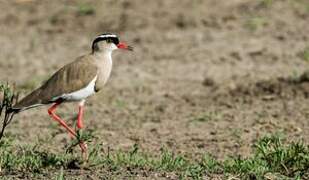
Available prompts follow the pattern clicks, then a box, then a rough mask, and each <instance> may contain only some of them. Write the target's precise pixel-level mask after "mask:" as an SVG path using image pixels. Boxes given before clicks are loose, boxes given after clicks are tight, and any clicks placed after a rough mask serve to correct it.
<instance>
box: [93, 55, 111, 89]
mask: <svg viewBox="0 0 309 180" xmlns="http://www.w3.org/2000/svg"><path fill="white" fill-rule="evenodd" d="M112 52H113V50H104V51H101V52H97V53H96V54H95V56H96V64H97V66H98V68H99V69H98V73H99V74H98V75H99V79H100V81H102V83H103V84H105V83H106V82H107V80H108V78H109V76H110V74H111V71H112V67H113V60H112Z"/></svg>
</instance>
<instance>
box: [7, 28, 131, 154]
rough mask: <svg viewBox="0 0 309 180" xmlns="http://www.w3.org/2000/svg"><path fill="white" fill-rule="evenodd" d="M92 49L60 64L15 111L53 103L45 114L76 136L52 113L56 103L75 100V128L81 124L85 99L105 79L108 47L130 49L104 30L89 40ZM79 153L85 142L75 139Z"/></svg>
mask: <svg viewBox="0 0 309 180" xmlns="http://www.w3.org/2000/svg"><path fill="white" fill-rule="evenodd" d="M91 48H92V51H91V53H89V54H86V55H83V56H80V57H78V58H77V59H76V60H75V61H73V62H71V63H69V64H67V65H65V66H63V67H62V68H61V69H60V70H58V71H57V72H56V73H55V74H53V75H52V76H51V77H50V78H49V79H48V80H47V81H46V82H45V83H44V84H43V85H42V86H41V87H39V88H38V89H36V90H34V91H33V92H31V93H30V94H29V95H27V96H26V97H24V98H23V99H21V100H20V101H19V102H18V103H16V105H14V106H13V108H12V111H13V112H15V113H18V112H21V111H24V110H27V109H30V108H34V107H38V106H41V105H46V104H53V105H52V106H51V107H50V108H49V109H48V114H49V115H50V116H51V117H52V118H53V119H54V120H55V121H57V122H59V124H60V125H61V126H63V127H64V128H65V129H66V130H67V131H68V132H69V134H70V135H71V136H72V137H75V138H77V132H76V131H75V130H74V129H73V128H71V127H69V126H68V125H67V124H66V123H65V121H63V120H62V119H61V118H60V117H59V116H58V115H56V114H55V110H56V108H57V107H58V106H59V104H61V103H64V102H72V101H77V102H79V111H78V116H77V124H76V126H77V129H78V130H79V129H81V128H83V108H84V104H85V99H86V98H87V97H89V96H91V95H93V94H95V93H96V92H98V91H99V90H100V89H101V88H102V87H103V86H104V85H105V83H106V82H107V80H108V78H109V76H110V74H111V70H112V51H113V50H115V49H125V50H133V49H132V47H130V46H128V45H127V44H125V43H123V42H119V38H118V36H117V35H115V34H111V33H104V34H101V35H99V36H97V37H96V38H95V39H94V41H93V42H92V47H91ZM79 146H80V148H81V151H82V154H83V156H85V155H86V156H87V145H86V143H85V142H79Z"/></svg>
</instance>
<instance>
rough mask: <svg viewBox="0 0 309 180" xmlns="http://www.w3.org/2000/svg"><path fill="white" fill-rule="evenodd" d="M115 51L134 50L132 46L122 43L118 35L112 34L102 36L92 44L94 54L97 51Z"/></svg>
mask: <svg viewBox="0 0 309 180" xmlns="http://www.w3.org/2000/svg"><path fill="white" fill-rule="evenodd" d="M115 49H125V50H129V51H132V50H133V48H132V47H131V46H128V45H127V44H126V43H124V42H120V41H119V38H118V36H117V35H115V34H111V33H104V34H100V35H99V36H97V37H96V38H95V39H94V40H93V42H92V52H93V53H94V52H97V51H113V50H115Z"/></svg>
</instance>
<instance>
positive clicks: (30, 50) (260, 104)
mask: <svg viewBox="0 0 309 180" xmlns="http://www.w3.org/2000/svg"><path fill="white" fill-rule="evenodd" d="M0 11H1V13H0V24H1V26H0V32H1V34H0V44H1V48H0V79H1V81H9V82H16V84H17V87H18V89H19V90H20V91H21V96H24V95H26V94H27V93H29V92H30V91H31V90H33V89H34V88H36V87H38V86H39V85H40V84H41V82H42V81H44V80H45V79H46V78H48V77H49V76H50V75H51V74H52V73H53V72H55V71H56V70H58V69H59V68H60V67H62V66H63V65H65V64H66V63H69V62H71V61H73V60H74V59H75V58H76V57H78V56H80V55H83V54H85V53H89V52H90V47H91V42H92V40H93V39H94V38H95V36H96V35H98V34H100V33H103V32H112V33H117V34H119V36H120V38H121V40H123V41H125V42H127V43H128V44H130V45H132V46H134V48H135V51H134V52H133V53H128V52H122V51H117V52H114V54H113V60H114V68H113V71H112V76H111V79H110V80H109V82H108V84H107V85H106V86H105V89H104V90H103V91H102V92H101V93H99V94H97V95H96V96H93V97H91V98H90V99H89V100H88V101H87V106H86V117H85V125H86V128H87V129H92V130H94V131H95V133H96V135H97V137H98V139H97V143H101V144H103V145H104V146H109V147H111V149H112V150H113V149H126V148H129V147H132V145H133V144H135V143H138V144H139V145H140V147H141V148H142V149H143V150H145V151H149V152H153V153H156V152H157V151H158V150H159V149H160V148H161V147H167V148H168V149H170V150H171V151H174V152H184V153H188V154H192V155H193V154H194V156H196V155H198V154H201V153H204V152H205V151H206V152H209V153H212V154H214V155H215V156H216V157H217V158H219V159H220V158H222V157H224V156H226V155H242V156H247V155H249V154H250V151H251V145H252V143H254V142H255V141H256V139H258V138H259V137H261V136H263V135H265V134H268V133H275V132H280V133H284V134H285V135H286V136H287V137H288V139H289V140H293V139H303V140H305V141H306V142H308V139H309V121H308V117H309V111H308V110H309V109H308V108H309V107H308V93H309V84H308V82H307V81H308V79H309V74H307V73H306V69H308V68H309V43H308V38H309V33H308V32H309V26H308V22H309V4H308V1H307V0H228V1H224V0H194V1H192V0H177V1H176V0H175V1H173V0H169V1H166V0H156V1H143V0H130V1H129V0H127V1H126V0H119V1H115V0H102V1H89V0H85V1H71V0H59V1H47V0H11V1H1V2H0ZM76 112H77V109H76V107H75V106H74V105H72V104H66V105H64V107H63V108H62V109H61V108H59V114H60V115H61V116H62V117H64V118H65V119H70V118H71V119H72V117H73V115H74V114H76ZM73 118H74V117H73ZM69 121H71V120H69ZM71 122H73V121H71ZM8 132H11V133H12V134H14V135H16V137H17V138H18V139H20V140H22V141H21V143H30V144H31V143H33V141H34V140H36V139H38V136H39V135H40V138H43V139H44V138H46V139H48V138H52V139H53V140H52V141H51V142H50V143H46V148H49V149H51V150H52V151H56V152H62V151H63V146H64V144H65V143H68V141H70V140H69V138H68V137H67V134H65V133H64V131H63V130H62V129H59V128H58V126H57V124H56V123H55V122H54V121H52V120H51V119H50V118H49V117H48V114H47V111H46V108H45V107H41V108H39V109H32V110H29V111H27V112H23V113H21V114H19V115H18V116H17V117H16V119H15V121H14V123H13V124H12V125H11V126H10V128H9V129H8ZM38 132H40V133H38ZM54 145H57V146H54Z"/></svg>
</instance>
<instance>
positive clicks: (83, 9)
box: [77, 3, 95, 16]
mask: <svg viewBox="0 0 309 180" xmlns="http://www.w3.org/2000/svg"><path fill="white" fill-rule="evenodd" d="M77 14H78V15H80V16H87V15H93V14H95V8H94V7H93V6H92V5H90V4H85V3H81V4H79V5H78V7H77Z"/></svg>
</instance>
